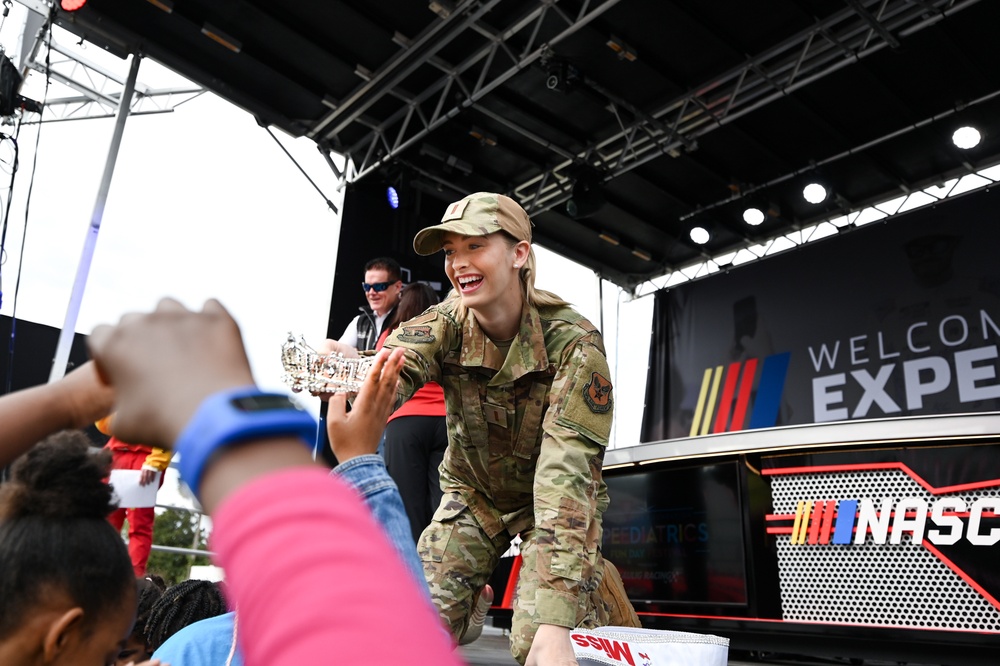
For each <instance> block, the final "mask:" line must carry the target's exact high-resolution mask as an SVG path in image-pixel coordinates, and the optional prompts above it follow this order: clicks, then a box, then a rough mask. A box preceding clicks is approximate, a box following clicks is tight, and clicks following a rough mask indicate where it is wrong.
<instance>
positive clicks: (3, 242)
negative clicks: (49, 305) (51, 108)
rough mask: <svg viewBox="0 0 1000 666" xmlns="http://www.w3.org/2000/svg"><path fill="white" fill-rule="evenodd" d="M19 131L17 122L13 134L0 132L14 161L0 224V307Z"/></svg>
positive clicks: (0, 303)
mask: <svg viewBox="0 0 1000 666" xmlns="http://www.w3.org/2000/svg"><path fill="white" fill-rule="evenodd" d="M20 133H21V123H20V122H18V123H17V127H16V128H15V130H14V136H10V135H8V134H0V140H9V141H10V142H11V143H12V144H14V161H13V163H12V164H11V170H10V186H9V187H8V189H7V205H6V206H4V212H3V223H2V225H0V307H3V265H4V264H5V263H7V249H6V248H7V229H8V223H9V222H10V204H11V202H12V201H13V200H14V176H15V175H17V166H18V162H17V158H18V145H17V136H18V135H19V134H20Z"/></svg>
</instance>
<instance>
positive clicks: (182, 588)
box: [146, 580, 229, 652]
mask: <svg viewBox="0 0 1000 666" xmlns="http://www.w3.org/2000/svg"><path fill="white" fill-rule="evenodd" d="M228 611H229V609H228V608H227V607H226V600H225V599H224V598H223V596H222V591H221V590H220V589H219V586H218V585H216V584H215V583H212V582H210V581H207V580H186V581H183V582H181V583H178V584H177V585H173V586H171V587H168V588H167V589H166V591H165V592H164V593H163V596H161V597H160V598H159V599H158V600H157V601H156V603H155V604H153V608H152V609H151V610H150V611H149V617H148V618H147V620H146V642H147V643H148V644H149V646H150V648H151V651H152V652H156V651H157V650H159V649H160V646H161V645H163V644H164V643H165V642H166V641H167V639H168V638H170V637H171V636H173V635H174V634H176V633H177V632H178V631H180V630H181V629H183V628H184V627H186V626H188V625H189V624H193V623H195V622H198V621H199V620H206V619H208V618H210V617H215V616H216V615H222V614H223V613H227V612H228Z"/></svg>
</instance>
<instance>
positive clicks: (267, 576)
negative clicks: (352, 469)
mask: <svg viewBox="0 0 1000 666" xmlns="http://www.w3.org/2000/svg"><path fill="white" fill-rule="evenodd" d="M212 518H213V525H214V529H213V531H212V548H213V550H214V551H215V552H216V564H218V565H219V566H221V567H223V568H224V569H225V570H226V578H227V580H228V581H229V587H228V591H229V593H230V594H231V595H232V600H233V601H234V604H235V606H237V607H238V608H239V623H240V627H239V632H240V643H241V646H242V648H243V655H244V660H245V663H246V664H247V666H265V665H266V666H302V664H310V663H314V662H315V661H316V659H317V655H322V661H326V662H328V663H336V664H366V666H397V665H398V664H417V665H427V666H460V664H461V661H460V658H459V657H458V656H457V655H456V654H455V653H454V652H453V651H452V645H451V644H450V641H449V640H448V638H447V636H446V635H445V633H444V632H442V631H441V626H440V620H439V619H438V616H437V613H435V612H434V609H433V607H432V606H431V605H430V604H428V603H427V598H426V596H425V595H426V592H422V591H421V590H420V589H419V588H418V587H417V584H416V581H414V580H413V575H412V574H411V573H410V572H409V571H408V570H407V569H406V566H405V565H404V564H403V562H402V561H401V560H400V559H399V557H398V556H397V555H396V552H395V551H394V550H393V548H392V545H391V544H390V543H389V541H388V538H387V537H386V535H385V533H384V532H383V531H382V529H381V528H380V527H379V526H378V524H377V523H376V522H375V519H374V518H373V517H372V515H371V513H370V512H369V511H368V510H367V508H366V507H365V505H364V503H363V502H362V500H361V498H360V497H359V496H358V494H357V493H356V492H355V491H354V490H353V489H351V488H350V487H349V486H347V485H346V484H345V483H344V482H343V481H342V480H340V479H339V478H336V477H335V476H331V475H329V474H328V473H327V472H326V471H324V470H321V469H316V468H312V467H297V468H292V469H287V470H282V471H279V472H275V473H273V474H268V475H266V476H263V477H261V478H258V479H256V480H254V481H252V482H250V483H248V484H246V485H244V486H243V487H242V488H240V489H238V490H236V491H235V492H233V493H232V494H231V495H230V496H229V497H227V498H226V500H225V501H224V502H223V503H222V505H221V506H220V507H219V508H218V510H217V511H215V513H214V515H213V516H212ZM306 545H307V546H308V547H304V546H306ZM400 618H405V621H400Z"/></svg>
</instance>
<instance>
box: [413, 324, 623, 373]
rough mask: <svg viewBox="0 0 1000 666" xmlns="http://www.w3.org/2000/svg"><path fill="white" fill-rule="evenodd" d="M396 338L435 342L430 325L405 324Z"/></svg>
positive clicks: (415, 342) (414, 341) (418, 342)
mask: <svg viewBox="0 0 1000 666" xmlns="http://www.w3.org/2000/svg"><path fill="white" fill-rule="evenodd" d="M396 339H397V340H399V341H400V342H409V343H410V344H424V343H431V342H434V334H433V333H431V327H430V326H404V327H403V332H402V333H399V334H398V335H396ZM609 386H610V385H609Z"/></svg>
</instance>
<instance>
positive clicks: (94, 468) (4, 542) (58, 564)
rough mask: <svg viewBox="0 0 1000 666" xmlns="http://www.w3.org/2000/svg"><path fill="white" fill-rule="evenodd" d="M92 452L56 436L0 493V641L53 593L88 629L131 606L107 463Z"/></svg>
mask: <svg viewBox="0 0 1000 666" xmlns="http://www.w3.org/2000/svg"><path fill="white" fill-rule="evenodd" d="M89 447H90V442H89V440H88V439H87V437H86V435H84V434H83V433H82V432H80V431H64V432H60V433H56V434H55V435H52V436H51V437H49V438H47V439H45V440H44V441H42V442H41V443H39V444H38V445H36V446H35V448H33V449H32V450H31V451H29V452H28V453H26V454H25V455H24V456H22V457H21V458H20V459H18V461H17V462H16V463H15V464H14V467H13V470H12V480H11V481H10V482H9V483H6V484H4V485H3V486H0V562H3V566H2V567H0V599H2V600H3V603H2V604H0V639H2V638H6V637H8V636H10V635H11V634H13V633H14V632H16V630H17V629H18V627H20V625H21V624H22V623H23V622H24V619H25V618H27V617H31V614H32V613H31V611H32V609H33V608H35V607H36V606H37V605H38V604H39V603H41V601H42V597H43V595H44V594H45V593H46V592H47V591H50V590H53V589H55V590H59V591H61V592H63V593H64V594H66V596H67V597H68V598H69V599H70V600H71V602H72V603H73V605H75V606H79V607H80V608H82V609H83V611H84V617H85V618H87V621H88V622H91V623H92V622H97V621H98V619H99V618H101V617H103V616H106V615H107V613H108V612H110V611H111V610H112V609H116V608H119V607H121V606H122V605H123V604H126V603H132V599H133V598H134V597H133V596H132V595H134V593H135V574H134V573H133V572H132V563H131V561H130V560H129V556H128V551H127V550H126V549H125V544H123V543H122V540H121V537H120V536H119V535H118V534H117V533H116V532H115V529H114V528H113V527H111V524H110V523H108V521H107V516H108V514H109V513H111V511H113V510H114V509H115V508H116V507H115V506H114V504H113V502H112V490H111V487H110V486H109V485H108V484H106V483H104V478H105V477H106V476H107V475H108V470H109V468H110V466H111V458H110V455H109V454H108V453H107V452H102V453H100V454H92V453H90V448H89ZM91 626H93V625H91Z"/></svg>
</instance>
